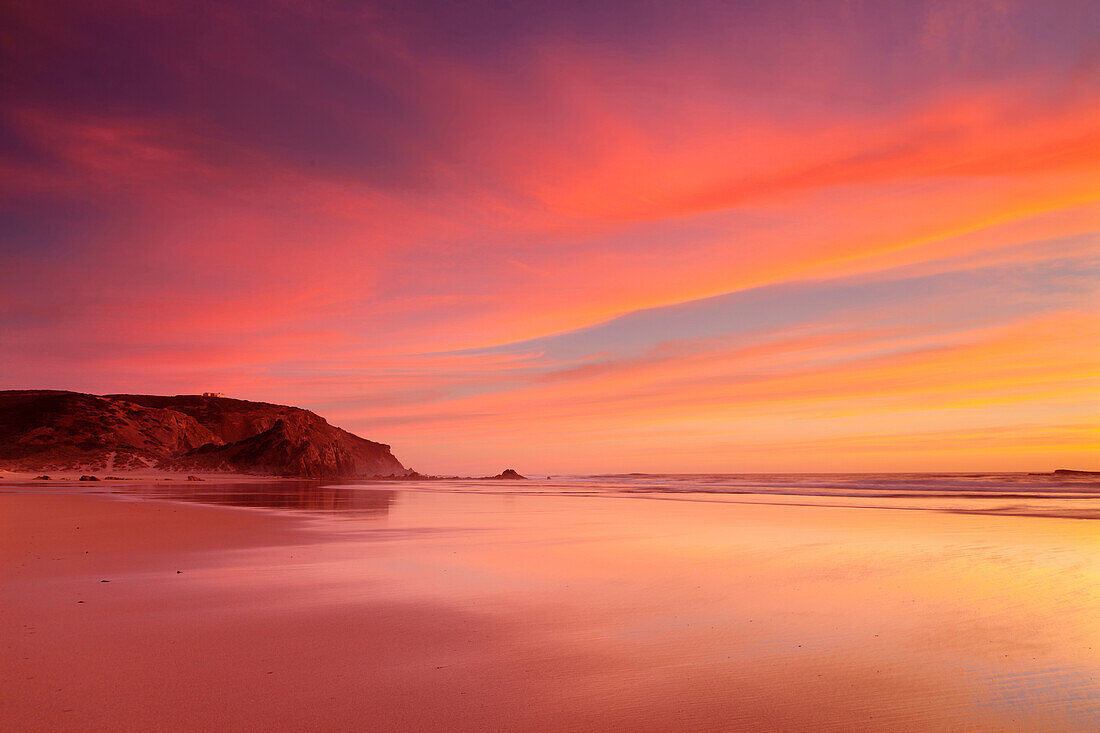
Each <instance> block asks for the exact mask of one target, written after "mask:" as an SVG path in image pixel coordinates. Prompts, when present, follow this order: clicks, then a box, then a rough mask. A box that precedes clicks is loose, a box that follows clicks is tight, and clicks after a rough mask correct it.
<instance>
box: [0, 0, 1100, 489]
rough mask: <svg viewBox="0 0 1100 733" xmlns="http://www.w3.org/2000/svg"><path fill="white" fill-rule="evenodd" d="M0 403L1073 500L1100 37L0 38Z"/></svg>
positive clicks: (1094, 409) (829, 11)
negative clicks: (94, 404)
mask: <svg viewBox="0 0 1100 733" xmlns="http://www.w3.org/2000/svg"><path fill="white" fill-rule="evenodd" d="M0 69H3V71H0V84H2V90H3V93H2V94H0V388H6V389H30V388H41V389H71V390H77V391H86V392H93V393H97V394H106V393H115V392H132V393H158V394H193V393H197V392H203V391H219V392H224V393H226V394H228V395H230V396H233V397H239V398H242V399H253V400H262V401H268V402H276V403H282V404H293V405H298V406H301V407H305V408H308V409H311V410H314V411H316V412H318V413H319V414H321V415H323V416H325V417H326V418H327V419H328V420H329V421H330V422H331V423H333V424H336V425H339V426H341V427H345V428H347V429H349V430H352V431H353V432H355V433H357V434H359V435H362V436H363V437H367V438H370V439H372V440H378V441H380V442H385V443H387V444H390V445H391V446H393V451H394V453H395V455H396V456H397V457H398V458H399V459H400V460H401V461H402V462H403V463H404V464H405V465H406V466H410V467H413V468H415V469H417V470H419V471H422V472H426V473H496V472H498V471H499V470H501V469H502V468H504V467H514V468H516V469H517V470H520V471H521V472H530V473H550V472H553V473H590V472H619V471H654V472H664V471H667V472H673V471H674V472H734V473H736V472H758V471H792V472H794V471H798V472H802V471H1014V470H1051V469H1053V468H1059V467H1068V468H1091V469H1100V462H1098V461H1100V459H1098V458H1097V456H1098V455H1100V427H1098V419H1097V418H1098V417H1100V396H1098V395H1100V4H1098V3H1096V2H1094V1H1093V0H1088V1H1082V2H1076V1H1069V0H1067V1H1061V0H1051V1H1050V2H1044V3H1035V2H1027V1H1025V0H959V1H958V2H946V1H943V0H936V1H934V2H931V1H930V2H922V1H920V0H907V1H906V2H897V1H895V2H890V1H888V0H868V1H867V2H862V1H860V0H837V1H835V2H761V1H759V0H756V1H752V2H682V3H668V2H637V3H620V2H598V3H593V2H587V1H586V2H569V1H560V2H553V3H547V2H491V1H489V0H471V1H470V2H446V1H442V0H440V1H437V2H428V3H425V2H415V1H414V2H393V3H389V2H384V3H369V2H328V3H323V2H305V1H303V0H283V1H282V2H270V3H266V4H265V3H253V2H231V1H230V2H203V3H193V4H192V3H157V2H130V1H128V0H118V1H113V0H103V1H101V2H68V3H66V2H51V1H50V0H43V1H42V2H35V3H5V4H4V5H3V7H2V9H0Z"/></svg>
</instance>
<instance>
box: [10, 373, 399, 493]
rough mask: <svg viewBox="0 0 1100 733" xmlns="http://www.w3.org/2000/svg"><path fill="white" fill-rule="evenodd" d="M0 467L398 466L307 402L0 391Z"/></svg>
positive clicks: (258, 469) (329, 469)
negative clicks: (295, 404)
mask: <svg viewBox="0 0 1100 733" xmlns="http://www.w3.org/2000/svg"><path fill="white" fill-rule="evenodd" d="M0 465H2V466H4V467H7V468H11V469H17V470H30V471H48V470H65V469H81V470H93V471H94V470H126V469H141V468H162V469H169V470H178V471H189V470H192V471H236V472H243V473H259V474H268V475H279V476H300V477H316V478H336V477H353V476H388V475H391V474H396V475H402V474H404V473H406V470H405V468H404V466H402V465H401V463H400V462H399V461H398V460H397V459H396V458H394V456H393V455H392V454H391V453H390V449H389V446H387V445H383V444H381V443H375V442H372V441H369V440H364V439H363V438H360V437H359V436H357V435H353V434H351V433H349V432H347V431H346V430H341V429H340V428H337V427H334V426H332V425H329V424H328V422H327V421H325V419H324V418H322V417H320V416H318V415H315V414H314V413H312V412H310V411H308V410H302V409H300V408H297V407H287V406H285V405H273V404H268V403H266V402H248V401H245V400H234V399H229V398H224V397H200V396H191V395H180V396H176V397H162V396H157V395H105V396H97V395H90V394H81V393H78V392H48V391H8V392H2V391H0Z"/></svg>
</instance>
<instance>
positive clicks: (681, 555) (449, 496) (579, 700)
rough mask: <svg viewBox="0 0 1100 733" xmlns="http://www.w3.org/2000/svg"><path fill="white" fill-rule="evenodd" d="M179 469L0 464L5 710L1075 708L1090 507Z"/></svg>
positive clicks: (98, 715) (575, 722) (1091, 588)
mask: <svg viewBox="0 0 1100 733" xmlns="http://www.w3.org/2000/svg"><path fill="white" fill-rule="evenodd" d="M133 483H134V484H137V483H140V482H133ZM257 487H258V488H257ZM98 488H102V487H97V489H98ZM143 488H144V489H146V491H144V492H143V491H142V489H143ZM186 488H188V489H193V490H194V491H203V490H205V491H206V492H207V493H206V495H205V498H203V497H200V499H201V502H195V501H190V502H187V501H180V500H179V498H180V496H179V495H178V494H179V492H181V491H183V487H175V488H174V489H173V491H174V492H176V493H175V494H168V495H165V494H163V493H162V492H161V490H159V489H157V487H155V486H154V485H152V484H149V485H147V486H144V487H142V486H132V487H131V486H130V484H128V488H127V490H126V491H125V492H115V491H102V492H99V493H96V492H87V491H76V490H70V489H69V488H67V487H49V486H30V485H29V484H25V485H23V487H21V488H20V487H14V486H4V487H3V489H4V491H3V492H2V493H0V573H2V574H3V577H4V583H3V584H2V585H0V614H2V616H0V620H2V629H3V632H2V633H3V639H2V643H3V654H2V659H0V723H2V727H3V728H4V729H5V730H21V731H70V730H71V731H78V730H79V731H87V730H149V731H183V730H257V731H258V730H264V731H284V730H285V731H290V730H306V729H317V730H451V731H454V730H470V731H473V730H531V731H533V730H578V731H579V730H595V729H610V730H639V731H649V730H652V731H657V730H727V731H728V730H734V731H758V730H783V731H851V730H869V731H912V730H952V731H1036V730H1042V731H1086V730H1095V729H1097V728H1098V727H1100V702H1098V700H1100V627H1097V625H1096V623H1095V611H1096V609H1097V608H1098V607H1100V571H1098V570H1097V569H1096V563H1095V557H1096V556H1097V551H1098V550H1100V525H1098V524H1096V523H1095V522H1094V521H1091V520H1086V519H1074V518H1065V517H1047V516H1016V515H1013V514H1011V513H1009V514H1005V515H996V514H991V513H960V512H957V511H942V510H925V511H913V510H912V508H913V507H912V504H913V503H914V502H913V500H908V499H907V500H905V501H903V502H901V503H900V504H899V506H897V507H896V508H891V507H889V506H885V507H884V506H874V507H856V506H843V505H840V504H837V503H836V502H833V503H828V502H825V501H816V500H806V501H801V502H798V503H795V502H790V500H789V499H786V501H788V502H789V503H786V504H783V503H782V502H769V503H763V502H761V501H759V500H760V498H761V497H760V496H759V495H753V496H749V497H747V498H745V499H742V498H741V497H714V496H707V497H700V496H698V495H692V496H686V497H685V496H670V495H669V494H667V493H666V494H658V493H653V492H650V493H647V492H644V491H635V492H632V493H629V494H626V493H621V492H619V493H609V492H605V493H601V492H599V491H596V490H593V489H592V488H591V487H589V486H588V485H584V484H577V483H574V484H569V485H563V484H556V483H554V482H540V483H533V482H532V483H531V484H530V485H528V484H527V483H524V485H523V486H522V487H517V488H513V487H507V488H500V487H497V486H492V487H484V486H477V485H473V484H469V483H460V482H454V483H449V482H433V483H427V482H425V483H416V482H410V483H408V484H407V485H406V484H404V483H403V484H401V485H396V484H385V483H378V484H369V485H361V486H338V487H331V488H325V487H323V486H318V485H317V484H316V483H308V482H301V483H289V482H288V483H283V484H276V483H271V484H252V485H251V487H248V486H246V487H245V488H243V489H242V488H241V487H236V488H234V487H233V486H232V485H231V484H224V485H217V486H215V485H211V486H209V487H207V486H199V487H186ZM250 491H251V492H253V493H252V496H259V497H261V498H264V497H266V499H265V500H259V499H257V500H255V501H253V502H252V504H251V505H249V506H242V505H241V504H247V503H248V502H247V501H244V500H240V499H239V497H241V496H245V497H247V496H249V492H250ZM257 492H258V493H257ZM218 496H221V498H222V499H223V500H222V501H219V500H218ZM234 497H238V500H234ZM700 498H704V499H706V500H696V499H700Z"/></svg>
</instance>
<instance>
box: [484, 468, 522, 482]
mask: <svg viewBox="0 0 1100 733" xmlns="http://www.w3.org/2000/svg"><path fill="white" fill-rule="evenodd" d="M486 478H489V479H505V480H509V479H510V480H526V479H527V477H526V476H520V475H519V474H518V473H517V472H516V471H515V469H512V468H506V469H504V470H503V471H501V472H500V473H498V474H497V475H496V476H487V477H486Z"/></svg>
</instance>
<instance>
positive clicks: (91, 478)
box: [80, 474, 99, 481]
mask: <svg viewBox="0 0 1100 733" xmlns="http://www.w3.org/2000/svg"><path fill="white" fill-rule="evenodd" d="M80 480H81V481H99V479H97V478H96V477H95V476H89V475H87V474H85V475H83V476H81V477H80Z"/></svg>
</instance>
